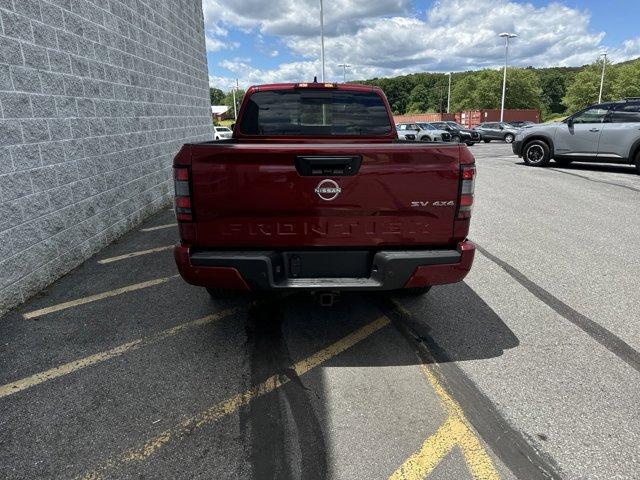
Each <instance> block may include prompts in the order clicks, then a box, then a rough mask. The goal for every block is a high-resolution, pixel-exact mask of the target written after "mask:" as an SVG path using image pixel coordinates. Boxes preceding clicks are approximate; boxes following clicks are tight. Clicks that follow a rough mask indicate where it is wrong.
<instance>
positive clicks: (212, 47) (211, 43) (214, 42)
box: [205, 34, 240, 52]
mask: <svg viewBox="0 0 640 480" xmlns="http://www.w3.org/2000/svg"><path fill="white" fill-rule="evenodd" d="M205 43H206V45H207V51H208V52H218V51H220V50H231V49H234V48H238V47H239V46H240V44H239V43H238V42H225V41H224V40H221V39H219V38H215V37H211V36H209V35H208V34H205Z"/></svg>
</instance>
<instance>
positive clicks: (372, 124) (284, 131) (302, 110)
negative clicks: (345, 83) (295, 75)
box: [240, 89, 391, 136]
mask: <svg viewBox="0 0 640 480" xmlns="http://www.w3.org/2000/svg"><path fill="white" fill-rule="evenodd" d="M390 131H391V125H390V122H389V117H388V115H387V109H386V108H385V105H384V102H383V101H382V98H381V97H380V96H379V95H378V94H376V93H375V92H349V91H344V90H330V91H327V90H314V89H309V90H302V89H300V90H271V91H264V92H256V93H254V94H253V95H251V97H250V98H249V101H248V103H247V106H246V109H245V111H244V114H243V117H242V121H241V124H240V132H241V133H243V134H245V135H351V136H359V135H364V136H371V135H388V134H389V133H390Z"/></svg>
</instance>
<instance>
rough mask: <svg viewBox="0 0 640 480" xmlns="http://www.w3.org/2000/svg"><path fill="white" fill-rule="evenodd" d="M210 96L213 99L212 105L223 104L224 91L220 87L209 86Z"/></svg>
mask: <svg viewBox="0 0 640 480" xmlns="http://www.w3.org/2000/svg"><path fill="white" fill-rule="evenodd" d="M209 98H210V99H211V105H222V102H223V101H224V92H223V91H222V90H220V89H219V88H214V87H209Z"/></svg>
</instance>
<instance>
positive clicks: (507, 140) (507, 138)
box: [504, 133, 516, 143]
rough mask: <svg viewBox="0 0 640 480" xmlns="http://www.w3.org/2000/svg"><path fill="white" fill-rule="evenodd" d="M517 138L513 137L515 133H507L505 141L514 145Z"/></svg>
mask: <svg viewBox="0 0 640 480" xmlns="http://www.w3.org/2000/svg"><path fill="white" fill-rule="evenodd" d="M515 138H516V137H515V136H514V135H513V133H507V134H506V135H505V136H504V141H505V142H507V143H513V141H514V140H515Z"/></svg>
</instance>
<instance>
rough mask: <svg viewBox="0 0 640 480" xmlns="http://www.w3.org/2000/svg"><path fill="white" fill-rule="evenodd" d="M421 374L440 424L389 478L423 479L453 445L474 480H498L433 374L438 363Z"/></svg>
mask: <svg viewBox="0 0 640 480" xmlns="http://www.w3.org/2000/svg"><path fill="white" fill-rule="evenodd" d="M393 303H394V305H395V307H396V308H397V309H398V310H399V311H400V312H401V313H402V314H403V315H405V316H411V313H409V312H408V311H407V310H406V309H405V308H404V307H403V306H402V305H401V304H399V303H398V302H396V301H393ZM420 367H421V369H422V372H423V373H424V375H425V377H427V380H428V381H429V383H430V384H431V386H432V387H433V389H434V390H435V392H436V394H437V395H438V398H439V399H440V402H441V403H442V407H443V408H444V410H445V412H446V413H447V419H446V420H445V422H444V424H443V425H442V426H441V427H440V428H439V429H438V430H437V431H436V433H435V434H433V435H432V436H430V437H429V438H428V439H427V440H426V441H425V442H424V443H423V444H422V447H421V448H420V450H418V451H417V452H416V453H414V454H413V455H411V456H410V457H409V458H408V459H407V460H406V461H405V463H404V464H402V466H401V467H400V468H399V469H398V470H396V471H395V472H394V474H393V475H391V477H390V479H393V480H414V479H423V478H425V477H426V476H427V475H429V473H431V472H432V471H433V469H434V468H435V467H436V466H437V465H438V464H439V463H440V461H441V460H442V459H443V458H444V457H445V456H446V455H447V453H449V452H450V451H451V449H452V448H453V447H455V446H456V445H457V446H459V447H460V449H461V450H462V454H463V455H464V459H465V462H466V464H467V468H468V469H469V472H470V473H471V476H472V477H473V478H474V479H475V480H499V479H500V476H499V475H498V472H497V470H496V468H495V466H494V465H493V461H492V460H491V457H490V456H489V454H488V453H487V451H486V449H485V448H484V446H483V445H482V442H481V441H480V439H479V438H478V435H477V434H476V433H475V432H474V430H473V427H472V426H471V424H470V423H469V421H468V420H467V417H466V416H465V414H464V411H463V410H462V407H461V406H460V404H459V403H458V402H457V401H456V400H455V399H454V398H453V397H452V396H451V395H450V394H449V392H447V390H446V388H444V386H443V385H442V384H441V383H440V381H439V380H438V377H437V375H436V374H435V373H434V371H435V370H437V369H438V368H439V367H438V364H437V363H432V364H429V365H425V364H422V365H421V366H420Z"/></svg>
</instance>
